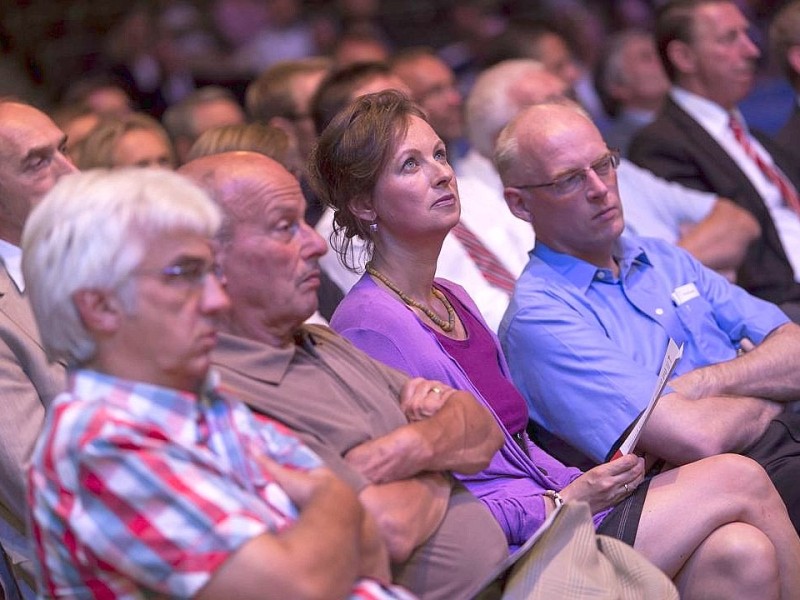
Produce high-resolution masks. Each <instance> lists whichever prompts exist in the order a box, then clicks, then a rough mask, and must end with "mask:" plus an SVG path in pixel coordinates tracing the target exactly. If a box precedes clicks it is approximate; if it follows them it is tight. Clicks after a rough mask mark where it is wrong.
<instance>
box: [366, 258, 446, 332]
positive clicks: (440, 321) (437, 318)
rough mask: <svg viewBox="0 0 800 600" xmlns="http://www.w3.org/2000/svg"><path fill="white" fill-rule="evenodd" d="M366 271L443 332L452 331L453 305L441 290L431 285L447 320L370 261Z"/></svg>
mask: <svg viewBox="0 0 800 600" xmlns="http://www.w3.org/2000/svg"><path fill="white" fill-rule="evenodd" d="M366 268H367V273H369V274H370V275H373V276H375V277H377V278H378V279H380V280H381V281H382V282H383V283H384V285H385V286H386V287H388V288H389V289H390V290H392V291H393V292H394V293H395V294H397V295H398V296H399V297H400V300H402V301H403V302H405V303H406V304H407V305H408V306H413V307H414V308H418V309H420V310H421V311H422V312H424V313H425V315H426V316H427V317H428V318H429V319H430V320H431V321H433V322H434V324H436V325H437V326H438V327H439V328H440V329H441V330H442V331H444V332H445V333H450V332H451V331H453V328H454V327H455V324H456V311H455V309H453V305H452V304H450V301H449V300H448V299H447V296H445V295H444V294H443V293H442V292H440V291H439V290H437V289H436V288H435V287H431V292H432V293H433V295H434V296H436V299H437V300H439V302H441V303H442V304H443V305H444V308H445V310H446V311H447V321H445V320H444V319H442V318H441V317H440V316H439V315H437V314H436V313H435V312H433V311H432V310H431V309H430V308H428V307H427V306H425V305H424V304H422V303H421V302H417V301H416V300H414V299H413V298H412V297H411V296H409V295H408V294H406V293H405V292H404V291H403V290H401V289H400V288H399V287H397V286H396V285H395V284H394V283H393V282H392V281H391V280H390V279H389V278H388V277H386V275H384V274H383V273H381V272H380V271H378V270H377V269H376V268H375V267H373V266H372V263H367V267H366Z"/></svg>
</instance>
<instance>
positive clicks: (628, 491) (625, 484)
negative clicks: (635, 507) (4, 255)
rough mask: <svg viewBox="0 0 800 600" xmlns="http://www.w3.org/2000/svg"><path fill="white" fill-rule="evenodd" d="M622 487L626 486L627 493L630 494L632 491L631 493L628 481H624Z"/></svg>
mask: <svg viewBox="0 0 800 600" xmlns="http://www.w3.org/2000/svg"><path fill="white" fill-rule="evenodd" d="M622 487H624V488H625V493H626V494H630V493H631V491H630V490H629V489H628V484H627V483H623V484H622Z"/></svg>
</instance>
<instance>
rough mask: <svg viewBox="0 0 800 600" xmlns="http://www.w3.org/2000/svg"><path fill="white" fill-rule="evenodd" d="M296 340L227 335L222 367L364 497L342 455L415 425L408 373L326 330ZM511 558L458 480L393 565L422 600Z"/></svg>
mask: <svg viewBox="0 0 800 600" xmlns="http://www.w3.org/2000/svg"><path fill="white" fill-rule="evenodd" d="M297 338H298V343H297V344H296V345H294V346H290V347H288V348H274V347H272V346H267V345H265V344H261V343H258V342H254V341H251V340H246V339H243V338H239V337H235V336H231V335H227V334H222V335H221V336H220V342H219V344H218V347H217V350H216V351H215V353H214V363H215V365H216V367H217V368H218V369H219V371H220V373H221V375H222V381H223V384H224V385H225V386H230V387H232V388H233V389H234V394H236V395H237V396H238V397H239V398H241V399H242V400H244V401H245V402H247V403H248V404H249V405H250V406H251V407H252V408H254V409H255V410H257V411H260V412H263V413H265V414H267V415H269V416H270V417H272V418H275V419H277V420H279V421H281V422H283V423H285V424H286V425H287V426H288V427H290V428H291V429H293V430H295V431H296V432H298V434H299V435H300V436H301V438H302V439H303V441H305V442H306V443H307V444H308V445H309V446H310V447H311V448H312V449H313V450H314V451H315V452H317V453H318V454H319V455H320V456H321V457H322V459H323V460H324V461H325V463H326V464H327V465H328V466H329V467H330V468H331V469H332V470H333V471H334V472H336V473H337V474H338V475H339V476H341V477H342V478H343V479H345V480H346V481H348V482H349V483H350V484H351V485H353V486H354V488H355V489H356V490H361V489H362V488H363V487H364V486H365V485H367V484H368V483H369V482H368V481H367V480H366V479H364V478H363V477H362V476H361V475H360V474H359V473H357V472H355V471H354V470H353V469H352V468H350V467H349V466H348V465H347V464H346V463H345V462H344V459H343V458H342V456H343V455H344V454H345V453H346V452H347V451H348V450H350V449H351V448H353V447H354V446H357V445H359V444H361V443H362V442H364V441H367V440H370V439H373V438H376V437H380V436H382V435H384V434H386V433H389V432H390V431H393V430H394V429H396V428H397V427H400V426H402V425H405V424H406V423H407V422H408V421H407V419H406V418H405V415H404V414H403V412H402V411H401V410H400V407H399V403H398V398H399V393H400V388H401V387H402V385H403V383H404V382H405V381H406V380H407V379H408V376H407V375H405V374H403V373H401V372H399V371H396V370H394V369H391V368H390V367H387V366H385V365H383V364H382V363H379V362H377V361H375V360H373V359H371V358H370V357H369V356H367V355H366V354H364V353H363V352H361V351H360V350H358V349H356V348H355V347H354V346H353V345H352V344H350V342H348V341H347V340H345V339H344V338H343V337H341V336H339V335H338V334H336V333H334V332H333V331H332V330H330V329H329V328H327V327H321V326H303V327H302V328H301V329H299V330H298V336H297ZM507 552H508V550H507V546H506V542H505V536H504V535H503V533H502V531H501V530H500V528H499V526H498V525H497V523H496V522H495V520H494V518H493V517H492V516H491V514H490V513H489V511H488V510H487V509H486V508H485V507H484V506H483V505H482V504H481V503H480V502H479V501H478V500H476V499H475V497H474V496H472V495H471V494H470V493H469V492H468V491H467V490H466V489H465V488H464V487H463V486H462V485H461V484H460V483H457V482H455V481H454V483H453V491H452V493H451V497H450V506H449V508H448V511H447V514H446V515H445V518H444V520H443V521H442V524H441V525H440V526H439V528H438V529H437V531H436V532H434V534H433V535H432V536H431V537H430V538H429V539H428V541H427V542H426V543H425V544H424V545H422V546H420V547H419V548H417V550H416V551H415V552H414V554H413V555H412V556H411V559H410V560H409V561H407V562H406V563H405V564H404V565H396V566H395V568H394V575H395V581H396V582H397V583H400V584H401V585H405V586H406V587H408V588H409V589H411V590H412V591H413V592H415V593H416V594H417V595H419V596H420V597H421V598H424V599H429V598H431V599H442V600H452V599H455V598H462V597H464V596H465V595H466V593H467V590H471V589H474V586H475V584H476V582H478V581H481V580H482V579H483V578H484V577H486V576H487V575H488V574H489V572H490V571H491V570H492V567H493V566H494V565H495V564H497V562H499V561H500V560H502V559H503V558H504V557H505V556H506V555H507Z"/></svg>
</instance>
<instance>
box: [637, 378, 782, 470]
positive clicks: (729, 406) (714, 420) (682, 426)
mask: <svg viewBox="0 0 800 600" xmlns="http://www.w3.org/2000/svg"><path fill="white" fill-rule="evenodd" d="M782 409H783V406H782V405H781V404H779V403H776V402H771V401H769V400H762V399H761V398H752V397H741V396H736V397H724V396H712V397H707V398H701V399H699V400H692V399H689V398H686V397H685V396H683V395H681V394H679V393H675V392H673V393H671V394H666V395H665V396H662V397H661V399H660V400H659V401H658V404H657V405H656V407H655V409H653V413H652V414H651V415H650V419H649V420H648V421H647V425H645V427H644V431H643V433H642V437H641V438H640V440H639V443H638V445H637V447H636V448H637V450H641V451H644V452H646V453H648V454H653V455H655V456H658V457H660V458H663V459H665V460H667V461H668V462H670V463H672V464H675V465H682V464H686V463H689V462H692V461H695V460H699V459H701V458H706V457H708V456H714V455H716V454H722V453H724V452H742V451H744V450H746V449H747V448H749V447H750V446H751V445H752V444H753V443H754V442H755V441H756V440H758V439H759V438H760V437H761V435H762V434H763V433H764V431H765V430H766V428H767V426H768V425H769V422H770V421H771V420H772V419H773V418H774V417H775V416H776V415H777V414H778V413H780V412H781V410H782Z"/></svg>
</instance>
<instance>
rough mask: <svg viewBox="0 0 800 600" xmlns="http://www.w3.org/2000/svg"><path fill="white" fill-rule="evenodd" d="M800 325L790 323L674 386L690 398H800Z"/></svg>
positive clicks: (687, 376) (691, 373)
mask: <svg viewBox="0 0 800 600" xmlns="http://www.w3.org/2000/svg"><path fill="white" fill-rule="evenodd" d="M796 356H800V325H797V324H795V323H786V324H784V325H781V326H780V327H778V328H777V329H775V330H774V331H773V332H772V333H770V334H769V335H768V336H767V337H766V338H764V340H763V341H762V342H761V343H760V344H758V345H757V346H756V347H755V348H754V349H753V350H751V351H750V352H746V353H745V354H742V355H741V356H738V357H736V358H734V359H732V360H729V361H725V362H721V363H717V364H714V365H709V366H706V367H701V368H699V369H695V370H693V371H690V372H689V373H686V374H684V375H682V376H680V377H677V378H675V379H673V380H672V381H671V382H670V385H671V386H672V387H673V388H674V389H675V390H677V391H678V392H680V393H681V394H683V395H684V396H686V397H687V398H690V399H697V398H705V397H707V396H722V395H727V396H755V397H758V398H766V399H769V400H775V401H779V402H786V401H792V400H798V399H800V369H798V368H797V365H796V364H795V361H794V360H791V359H790V357H796Z"/></svg>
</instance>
